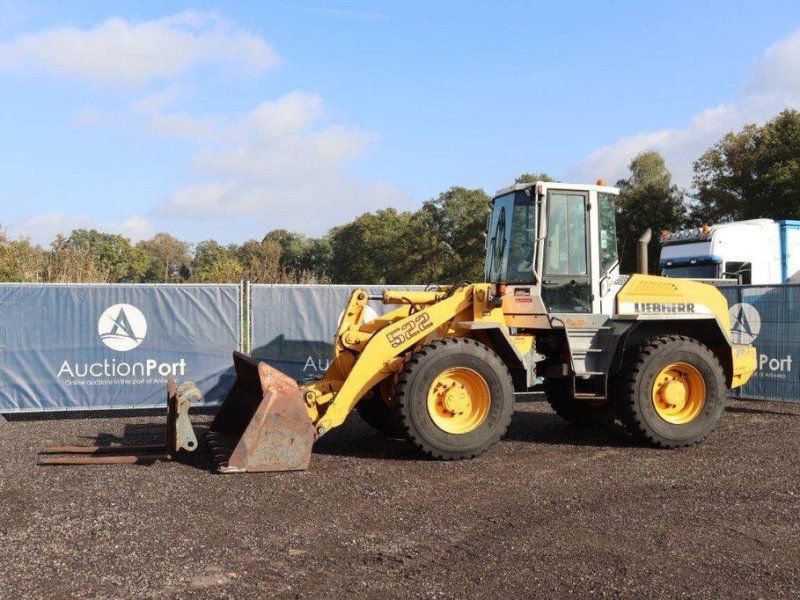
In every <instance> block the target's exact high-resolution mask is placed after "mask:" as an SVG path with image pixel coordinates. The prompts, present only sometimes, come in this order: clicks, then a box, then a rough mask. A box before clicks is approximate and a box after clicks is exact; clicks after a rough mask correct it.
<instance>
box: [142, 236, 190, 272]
mask: <svg viewBox="0 0 800 600" xmlns="http://www.w3.org/2000/svg"><path fill="white" fill-rule="evenodd" d="M136 249H137V250H138V251H139V252H141V253H142V254H143V256H144V257H145V261H146V264H147V266H146V268H145V271H144V274H143V276H142V281H144V282H147V283H170V282H179V281H182V280H183V279H184V278H185V277H184V276H185V274H186V273H187V272H188V270H189V265H190V264H191V262H192V257H191V255H190V254H189V244H188V243H186V242H182V241H181V240H179V239H177V238H175V237H173V236H171V235H170V234H168V233H157V234H156V235H154V236H153V237H152V238H151V239H149V240H142V241H141V242H139V243H138V244H136Z"/></svg>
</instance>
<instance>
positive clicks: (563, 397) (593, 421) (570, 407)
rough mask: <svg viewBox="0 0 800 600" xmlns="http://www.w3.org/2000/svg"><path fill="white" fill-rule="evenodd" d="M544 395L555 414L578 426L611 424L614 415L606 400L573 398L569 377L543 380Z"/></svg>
mask: <svg viewBox="0 0 800 600" xmlns="http://www.w3.org/2000/svg"><path fill="white" fill-rule="evenodd" d="M544 395H545V398H547V402H548V403H549V404H550V406H551V407H552V409H553V410H554V411H555V412H556V414H557V415H558V416H559V417H561V418H562V419H564V420H565V421H569V422H570V423H572V424H573V425H578V426H580V427H590V426H593V425H611V424H612V423H613V422H614V420H615V418H616V415H615V413H614V407H613V405H612V404H611V403H610V402H609V401H608V400H600V401H589V400H583V399H581V398H575V397H574V396H573V395H572V385H571V383H570V380H569V379H565V378H557V379H556V378H552V379H546V380H545V382H544Z"/></svg>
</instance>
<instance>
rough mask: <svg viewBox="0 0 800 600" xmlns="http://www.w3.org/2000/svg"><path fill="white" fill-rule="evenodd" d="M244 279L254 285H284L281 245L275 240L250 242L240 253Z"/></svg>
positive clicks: (243, 245)
mask: <svg viewBox="0 0 800 600" xmlns="http://www.w3.org/2000/svg"><path fill="white" fill-rule="evenodd" d="M238 258H239V263H240V264H241V265H242V269H243V270H244V275H243V276H244V278H245V279H249V280H250V281H251V282H253V283H283V282H284V280H285V279H284V272H283V269H281V245H280V244H279V243H278V242H277V241H276V240H274V239H267V238H264V239H263V240H262V241H260V242H258V241H256V240H248V241H246V242H245V243H244V244H242V245H241V247H240V248H239V251H238Z"/></svg>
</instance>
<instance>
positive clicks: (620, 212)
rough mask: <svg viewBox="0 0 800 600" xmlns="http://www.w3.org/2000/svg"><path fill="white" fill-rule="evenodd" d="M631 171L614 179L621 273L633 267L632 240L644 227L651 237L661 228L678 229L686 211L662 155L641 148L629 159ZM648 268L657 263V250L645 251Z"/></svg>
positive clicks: (631, 269) (685, 216)
mask: <svg viewBox="0 0 800 600" xmlns="http://www.w3.org/2000/svg"><path fill="white" fill-rule="evenodd" d="M629 168H630V171H631V175H630V177H628V178H627V179H620V180H619V181H617V187H619V192H620V193H619V198H618V199H617V238H618V240H619V251H620V269H621V271H622V272H623V273H632V272H634V271H635V270H636V241H637V240H638V239H639V237H640V236H641V234H642V232H644V230H645V229H647V228H648V227H649V228H650V229H652V230H653V233H654V234H655V235H654V238H655V239H658V234H659V233H660V232H661V231H662V230H663V229H668V230H669V229H680V228H681V227H683V226H684V225H685V224H686V219H687V213H686V206H685V204H684V201H683V199H684V198H683V196H684V194H683V191H681V190H680V189H679V188H678V186H676V185H674V184H673V183H672V174H671V173H670V172H669V170H668V169H667V166H666V164H665V162H664V158H663V157H662V156H661V154H659V153H658V152H655V151H650V152H642V153H641V154H639V155H637V156H636V157H635V158H634V159H633V160H632V161H631V163H630V166H629ZM649 258H650V271H651V272H655V271H656V269H657V266H658V252H657V251H656V249H655V248H653V249H651V251H650V253H649Z"/></svg>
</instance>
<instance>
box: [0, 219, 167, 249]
mask: <svg viewBox="0 0 800 600" xmlns="http://www.w3.org/2000/svg"><path fill="white" fill-rule="evenodd" d="M73 229H97V230H98V231H102V232H103V233H118V234H122V235H124V236H125V237H128V238H131V240H132V241H133V242H138V241H139V240H143V239H145V238H148V237H150V236H151V235H153V233H155V230H154V228H153V225H152V224H151V223H150V221H149V220H147V219H145V218H144V217H141V216H138V215H133V216H130V217H128V218H126V219H123V220H122V221H102V220H97V219H94V218H92V217H90V216H88V215H66V214H64V213H59V212H52V213H45V214H41V215H36V216H34V217H28V218H25V219H20V220H18V221H15V222H13V223H11V224H10V225H9V227H8V232H9V234H10V236H11V237H26V238H30V239H31V241H32V242H33V243H35V244H42V245H43V246H47V245H49V244H50V242H52V241H53V239H54V238H55V237H56V236H57V235H58V234H59V233H62V234H64V235H69V233H70V232H71V231H72V230H73Z"/></svg>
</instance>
